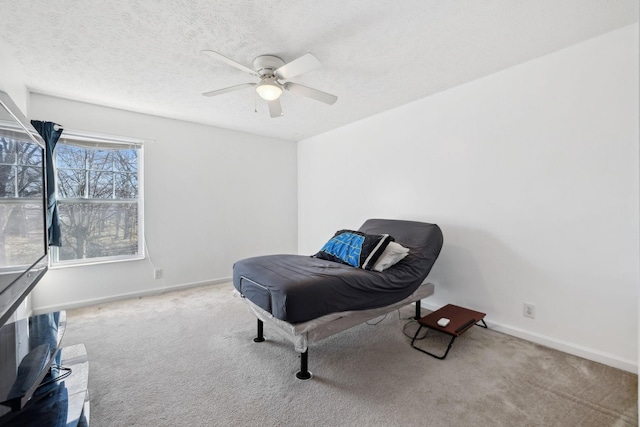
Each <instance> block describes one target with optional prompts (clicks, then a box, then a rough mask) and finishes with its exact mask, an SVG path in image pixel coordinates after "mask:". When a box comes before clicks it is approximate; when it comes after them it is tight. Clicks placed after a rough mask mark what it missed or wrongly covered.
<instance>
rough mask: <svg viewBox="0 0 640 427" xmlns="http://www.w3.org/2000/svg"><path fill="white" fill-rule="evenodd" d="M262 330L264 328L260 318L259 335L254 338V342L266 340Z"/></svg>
mask: <svg viewBox="0 0 640 427" xmlns="http://www.w3.org/2000/svg"><path fill="white" fill-rule="evenodd" d="M262 330H263V324H262V320H260V319H258V335H257V336H256V337H255V338H254V339H253V342H262V341H264V333H263V331H262Z"/></svg>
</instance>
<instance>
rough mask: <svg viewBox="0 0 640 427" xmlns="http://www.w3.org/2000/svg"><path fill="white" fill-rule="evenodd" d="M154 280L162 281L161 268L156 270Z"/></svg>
mask: <svg viewBox="0 0 640 427" xmlns="http://www.w3.org/2000/svg"><path fill="white" fill-rule="evenodd" d="M153 278H154V279H162V269H161V268H156V269H155V270H153Z"/></svg>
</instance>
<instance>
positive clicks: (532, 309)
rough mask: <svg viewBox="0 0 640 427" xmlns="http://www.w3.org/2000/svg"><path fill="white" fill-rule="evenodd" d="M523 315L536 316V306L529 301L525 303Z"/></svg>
mask: <svg viewBox="0 0 640 427" xmlns="http://www.w3.org/2000/svg"><path fill="white" fill-rule="evenodd" d="M522 315H523V316H524V317H530V318H532V319H535V318H536V306H535V305H533V304H529V303H528V302H525V303H523V308H522Z"/></svg>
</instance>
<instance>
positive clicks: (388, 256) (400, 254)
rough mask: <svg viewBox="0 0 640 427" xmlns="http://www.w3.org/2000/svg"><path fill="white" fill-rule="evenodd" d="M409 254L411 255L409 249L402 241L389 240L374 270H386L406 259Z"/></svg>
mask: <svg viewBox="0 0 640 427" xmlns="http://www.w3.org/2000/svg"><path fill="white" fill-rule="evenodd" d="M407 255H409V249H407V248H405V247H404V246H402V245H401V244H400V243H396V242H389V244H388V245H387V247H386V248H385V250H384V252H382V255H380V258H378V260H377V261H376V263H375V264H374V265H373V268H372V270H375V271H384V270H386V269H387V268H389V267H391V266H392V265H395V264H396V263H398V262H399V261H400V260H402V259H404V257H406V256H407Z"/></svg>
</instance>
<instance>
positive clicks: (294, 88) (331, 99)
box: [284, 82, 338, 105]
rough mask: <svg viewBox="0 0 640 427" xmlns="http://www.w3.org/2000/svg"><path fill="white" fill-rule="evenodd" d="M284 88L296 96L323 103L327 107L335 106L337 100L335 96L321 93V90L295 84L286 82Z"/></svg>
mask: <svg viewBox="0 0 640 427" xmlns="http://www.w3.org/2000/svg"><path fill="white" fill-rule="evenodd" d="M284 88H285V89H286V90H288V91H291V92H293V93H295V94H296V95H301V96H306V97H307V98H311V99H315V100H316V101H320V102H324V103H325V104H329V105H333V104H335V103H336V101H337V100H338V97H337V96H335V95H331V94H330V93H326V92H322V91H321V90H318V89H313V88H310V87H307V86H303V85H300V84H297V83H291V82H287V83H285V84H284Z"/></svg>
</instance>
